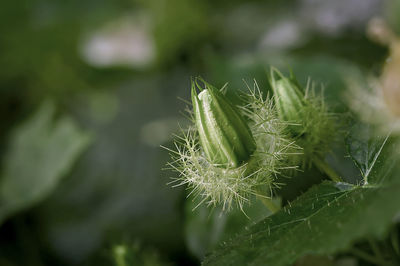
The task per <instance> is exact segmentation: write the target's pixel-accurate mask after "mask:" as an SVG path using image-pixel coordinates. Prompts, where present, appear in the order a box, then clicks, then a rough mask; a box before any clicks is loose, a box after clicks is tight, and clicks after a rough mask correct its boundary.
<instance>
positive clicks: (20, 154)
mask: <svg viewBox="0 0 400 266" xmlns="http://www.w3.org/2000/svg"><path fill="white" fill-rule="evenodd" d="M53 115H54V106H53V105H51V104H50V103H45V104H44V105H43V106H42V107H41V109H40V110H39V111H38V113H37V114H35V116H34V117H32V118H31V119H30V120H29V121H27V122H26V123H24V124H23V125H21V126H20V127H19V128H18V129H17V130H16V132H14V133H13V138H12V139H11V140H10V147H9V149H10V150H9V152H8V153H6V154H5V160H4V171H3V174H2V177H1V183H0V199H1V205H0V206H1V207H0V223H1V222H3V221H4V219H5V218H7V217H8V216H9V215H10V214H14V213H15V212H17V211H20V210H23V209H25V208H28V207H30V206H31V205H33V204H35V203H37V202H39V201H40V200H42V199H44V198H45V197H46V196H48V194H50V193H51V192H52V190H54V188H55V187H56V186H57V184H58V183H59V182H60V178H61V177H63V176H64V175H65V173H66V171H68V170H69V169H70V168H71V165H72V164H73V163H74V162H75V161H76V159H77V157H78V156H79V155H80V154H81V152H82V151H83V150H84V149H85V148H86V147H87V144H88V143H89V140H90V138H89V136H88V134H87V133H85V132H82V131H81V130H79V129H78V128H77V127H76V125H75V123H74V121H72V120H71V119H70V118H67V117H62V118H59V119H57V122H55V123H53V122H52V116H53Z"/></svg>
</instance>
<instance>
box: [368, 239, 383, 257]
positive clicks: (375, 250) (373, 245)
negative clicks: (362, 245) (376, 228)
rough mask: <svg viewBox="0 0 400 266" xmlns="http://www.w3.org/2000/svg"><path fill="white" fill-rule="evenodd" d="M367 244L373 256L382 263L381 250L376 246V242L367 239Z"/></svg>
mask: <svg viewBox="0 0 400 266" xmlns="http://www.w3.org/2000/svg"><path fill="white" fill-rule="evenodd" d="M368 243H369V245H370V246H371V249H372V251H373V252H374V254H375V256H376V257H377V258H378V259H379V260H381V261H384V258H383V255H382V252H381V250H380V249H379V246H378V245H377V244H376V241H375V240H373V239H371V238H368Z"/></svg>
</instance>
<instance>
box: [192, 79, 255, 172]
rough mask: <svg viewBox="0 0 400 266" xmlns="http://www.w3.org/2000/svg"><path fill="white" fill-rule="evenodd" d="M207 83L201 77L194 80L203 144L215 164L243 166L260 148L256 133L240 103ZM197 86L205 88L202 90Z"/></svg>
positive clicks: (220, 165)
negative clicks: (248, 122) (234, 103)
mask: <svg viewBox="0 0 400 266" xmlns="http://www.w3.org/2000/svg"><path fill="white" fill-rule="evenodd" d="M203 82H204V81H203ZM204 84H205V88H204V89H203V88H201V87H200V86H199V84H198V83H197V80H196V81H195V82H193V83H192V103H193V112H194V119H195V124H196V127H197V130H198V133H199V137H200V144H201V146H202V148H203V150H204V153H205V155H206V157H207V158H208V160H209V161H210V162H211V163H212V164H214V165H217V166H219V167H224V168H235V167H239V166H240V165H241V164H243V163H244V162H246V161H248V160H249V158H250V156H251V154H252V153H253V152H254V150H255V149H256V144H255V141H254V138H253V135H252V133H251V131H250V129H249V127H248V125H247V123H246V121H245V120H244V118H243V117H242V116H241V114H240V113H239V111H238V110H237V109H236V107H235V106H234V105H232V104H231V103H230V102H229V100H228V99H227V98H226V97H225V96H224V95H223V94H222V93H221V92H220V91H219V90H217V89H216V88H214V87H212V86H211V85H209V84H207V83H206V82H204ZM196 87H197V88H199V90H200V91H201V92H200V93H199V94H197V91H196Z"/></svg>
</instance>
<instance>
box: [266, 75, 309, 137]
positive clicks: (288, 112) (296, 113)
mask: <svg viewBox="0 0 400 266" xmlns="http://www.w3.org/2000/svg"><path fill="white" fill-rule="evenodd" d="M276 75H278V76H279V77H276ZM271 86H272V89H273V91H274V99H275V104H276V109H277V111H278V116H279V118H280V119H282V120H283V121H285V122H289V123H292V124H296V123H299V122H300V121H302V119H303V118H302V112H303V111H302V110H303V109H304V105H305V100H304V93H303V92H302V91H301V90H300V88H299V87H298V85H297V82H296V80H295V79H294V78H287V77H284V76H282V75H281V73H280V72H278V71H277V70H274V69H273V70H272V75H271ZM289 129H290V130H291V131H292V132H295V133H300V132H301V131H302V128H301V127H299V126H296V125H291V126H289Z"/></svg>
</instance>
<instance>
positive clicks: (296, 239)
mask: <svg viewBox="0 0 400 266" xmlns="http://www.w3.org/2000/svg"><path fill="white" fill-rule="evenodd" d="M399 150H400V145H399V142H396V141H395V140H394V139H390V138H389V139H387V140H386V141H385V142H384V143H383V144H382V145H381V146H380V147H379V149H378V151H377V152H376V153H375V155H377V154H378V153H379V154H378V155H377V158H376V159H375V163H374V164H373V165H371V169H370V174H369V176H370V177H371V180H379V184H378V183H375V184H373V185H365V186H356V185H351V184H347V183H333V182H324V183H322V184H319V185H316V186H314V187H312V188H311V189H310V190H309V191H307V192H306V193H305V194H303V195H302V196H300V197H299V198H298V199H297V200H295V201H294V202H292V203H291V204H290V206H287V207H285V208H284V209H282V210H281V211H279V212H277V213H276V214H275V215H272V216H270V217H268V218H266V219H265V220H263V221H262V222H260V223H258V224H256V225H255V226H253V227H251V228H250V229H249V230H248V231H247V232H246V233H245V234H242V235H240V236H238V237H236V238H234V239H232V240H230V241H228V242H227V243H226V244H223V245H222V246H220V247H219V248H218V249H217V250H215V252H214V253H212V254H210V255H209V256H208V257H207V258H206V259H205V261H204V263H203V264H204V265H274V266H279V265H291V264H292V263H294V262H295V261H296V260H297V259H299V258H301V257H303V256H305V255H308V254H332V253H334V252H338V251H342V250H345V249H346V248H348V247H349V246H350V245H351V244H352V243H353V242H354V241H356V240H358V239H360V238H362V237H366V236H373V237H379V236H382V234H383V233H384V232H385V230H386V229H387V227H388V225H389V224H390V223H391V221H392V219H393V218H394V217H395V216H396V214H398V213H399V212H400V205H399V204H398V203H399V202H400V177H399V173H400V166H399V165H400V155H399Z"/></svg>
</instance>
